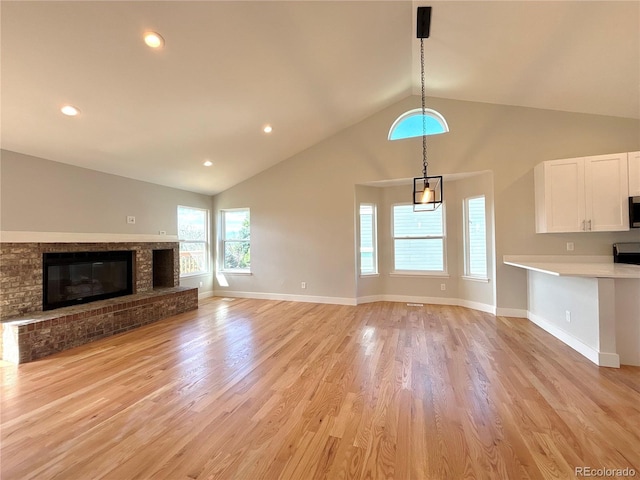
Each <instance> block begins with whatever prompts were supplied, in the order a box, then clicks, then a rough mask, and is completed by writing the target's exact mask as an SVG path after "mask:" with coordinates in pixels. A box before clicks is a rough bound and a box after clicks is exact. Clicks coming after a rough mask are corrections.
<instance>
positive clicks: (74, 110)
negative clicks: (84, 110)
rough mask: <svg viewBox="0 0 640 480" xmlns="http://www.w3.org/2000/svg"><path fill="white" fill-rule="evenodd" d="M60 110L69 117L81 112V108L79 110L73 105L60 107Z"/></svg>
mask: <svg viewBox="0 0 640 480" xmlns="http://www.w3.org/2000/svg"><path fill="white" fill-rule="evenodd" d="M60 111H61V112H62V113H64V114H65V115H68V116H69V117H75V116H76V115H78V114H79V113H80V110H78V109H77V108H76V107H74V106H73V105H65V106H64V107H62V108H61V109H60Z"/></svg>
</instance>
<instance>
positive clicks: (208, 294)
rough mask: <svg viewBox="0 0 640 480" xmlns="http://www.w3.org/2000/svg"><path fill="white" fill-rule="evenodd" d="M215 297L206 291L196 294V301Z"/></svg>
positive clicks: (209, 291)
mask: <svg viewBox="0 0 640 480" xmlns="http://www.w3.org/2000/svg"><path fill="white" fill-rule="evenodd" d="M213 296H215V295H214V292H213V290H207V291H206V292H198V300H204V299H205V298H211V297H213Z"/></svg>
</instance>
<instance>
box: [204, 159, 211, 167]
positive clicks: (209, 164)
mask: <svg viewBox="0 0 640 480" xmlns="http://www.w3.org/2000/svg"><path fill="white" fill-rule="evenodd" d="M203 165H204V166H205V167H210V166H211V165H213V162H212V161H211V160H205V161H204V163H203Z"/></svg>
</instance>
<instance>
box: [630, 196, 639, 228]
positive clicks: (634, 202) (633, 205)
mask: <svg viewBox="0 0 640 480" xmlns="http://www.w3.org/2000/svg"><path fill="white" fill-rule="evenodd" d="M629 226H630V227H631V228H640V197H629Z"/></svg>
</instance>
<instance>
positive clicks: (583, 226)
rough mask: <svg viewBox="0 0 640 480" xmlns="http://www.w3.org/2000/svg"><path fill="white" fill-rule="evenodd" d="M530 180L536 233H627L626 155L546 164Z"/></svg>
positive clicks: (599, 156)
mask: <svg viewBox="0 0 640 480" xmlns="http://www.w3.org/2000/svg"><path fill="white" fill-rule="evenodd" d="M534 177H535V195H536V232H538V233H551V232H589V231H593V232H607V231H609V232H611V231H619V230H628V229H629V211H628V197H629V185H628V171H627V154H626V153H617V154H611V155H598V156H595V157H581V158H570V159H565V160H550V161H548V162H543V163H541V164H539V165H538V166H536V168H535V169H534Z"/></svg>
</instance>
